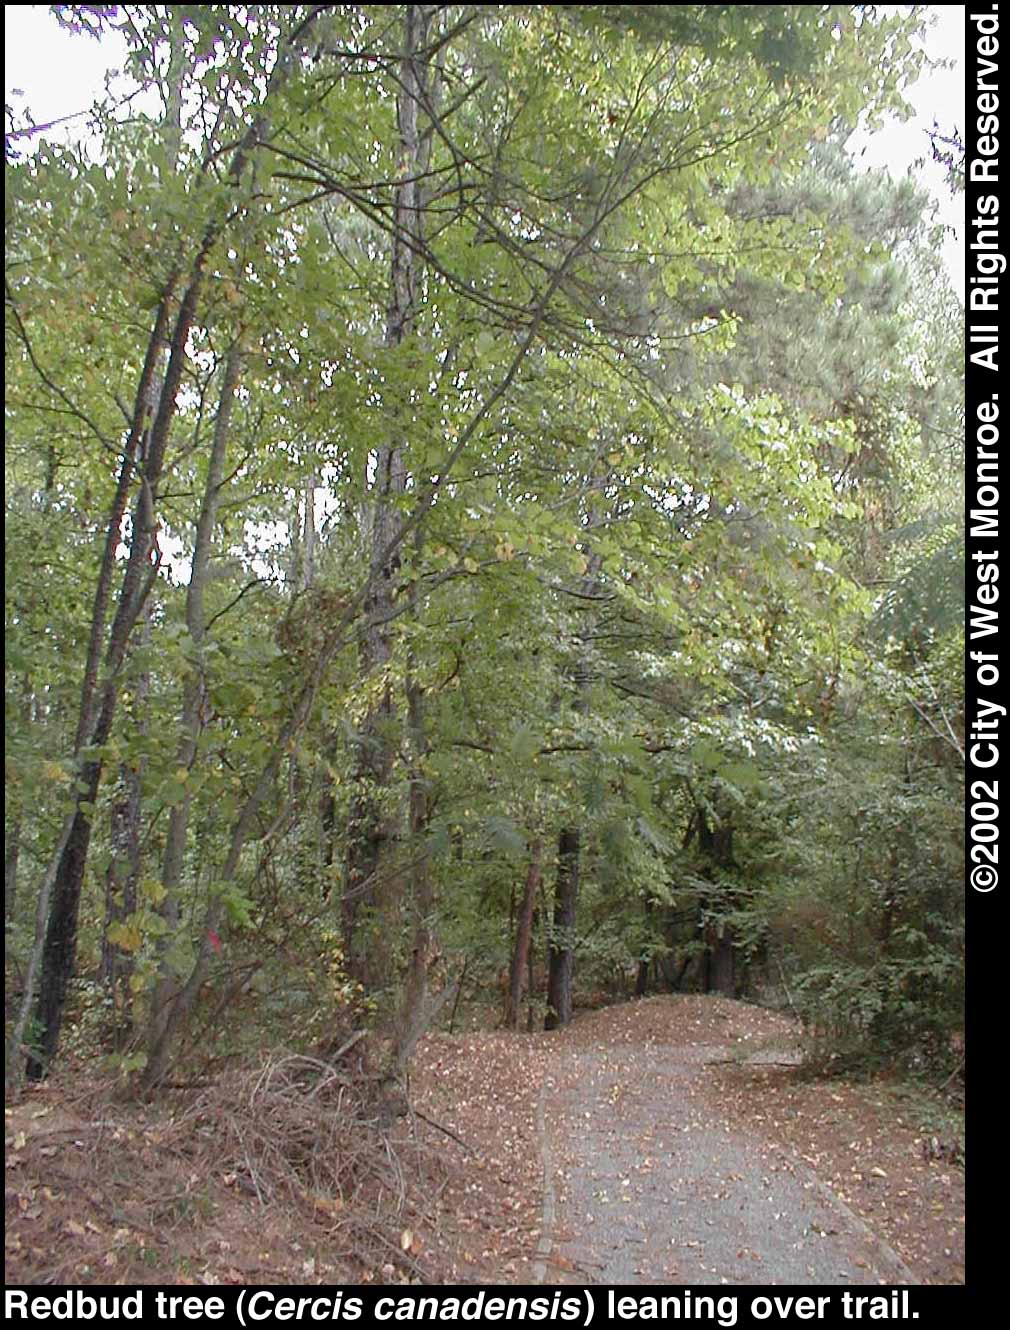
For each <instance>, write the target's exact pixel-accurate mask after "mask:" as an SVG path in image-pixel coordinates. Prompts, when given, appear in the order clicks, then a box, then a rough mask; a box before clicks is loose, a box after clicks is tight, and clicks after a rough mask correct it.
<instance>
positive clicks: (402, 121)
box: [341, 5, 430, 989]
mask: <svg viewBox="0 0 1010 1330" xmlns="http://www.w3.org/2000/svg"><path fill="white" fill-rule="evenodd" d="M429 21H430V12H429V11H428V10H427V9H426V7H424V6H422V5H407V6H406V7H405V10H404V34H403V35H404V46H403V52H404V53H403V58H402V60H401V62H400V70H399V90H398V93H397V99H396V116H397V131H398V136H399V155H398V167H399V171H400V173H401V183H400V184H399V185H398V186H397V188H396V192H395V201H394V218H393V221H394V227H393V236H392V253H391V260H390V302H389V307H388V309H387V311H386V330H385V344H386V346H387V347H390V348H395V347H398V346H400V345H402V343H403V342H404V341H405V339H406V338H407V337H408V336H409V335H410V334H411V333H412V332H413V329H414V317H415V313H416V304H417V290H418V277H419V272H418V268H419V260H418V253H417V252H418V250H419V248H420V239H421V217H422V207H423V198H422V192H421V182H420V177H421V175H422V174H423V170H424V162H423V158H424V157H426V156H427V151H428V149H427V147H426V143H427V142H428V140H423V138H422V134H421V131H420V127H419V111H420V108H421V107H422V105H424V104H425V102H426V98H427V72H428V71H427V69H426V67H425V65H424V62H423V61H422V60H421V59H420V57H419V52H420V51H421V50H422V49H423V47H424V45H425V42H426V40H427V33H428V25H429ZM405 426H406V422H403V423H401V422H398V421H394V422H393V427H392V435H393V437H392V439H391V441H390V442H387V443H383V444H382V445H380V446H379V447H378V448H376V449H375V451H374V453H373V457H372V463H373V465H374V479H373V482H372V486H371V502H370V504H369V508H368V511H367V513H366V515H365V521H366V531H367V539H368V546H369V566H370V571H371V579H370V589H369V594H368V598H367V600H366V602H365V606H364V610H365V615H364V627H363V630H362V633H361V636H360V643H359V659H360V669H361V676H362V680H363V681H364V680H366V679H367V678H368V677H369V676H371V675H374V674H376V673H377V672H378V671H381V670H382V669H383V668H384V667H385V666H386V665H387V664H388V663H389V661H390V659H391V657H392V641H391V637H390V631H389V626H388V618H389V615H390V611H391V609H392V605H393V598H394V593H395V585H394V584H395V579H396V576H397V573H398V571H399V568H400V556H399V552H398V551H397V552H394V553H393V554H391V555H390V554H389V553H388V551H389V550H390V548H391V546H392V545H393V540H394V537H395V535H396V532H397V530H398V528H399V527H400V525H401V522H400V518H399V514H398V499H399V497H400V496H401V495H403V494H404V493H405V492H406V487H407V472H406V467H405V464H404V457H403V441H402V433H403V430H404V429H405ZM394 717H395V712H394V707H393V700H392V695H391V691H390V689H389V688H388V687H387V688H386V689H385V692H384V694H383V696H382V698H381V700H380V701H379V702H378V703H377V704H375V705H374V706H373V707H372V708H371V709H370V711H369V712H368V715H367V716H366V717H365V720H364V722H363V724H362V726H361V730H360V733H359V737H358V746H357V756H356V760H355V769H354V777H353V779H354V795H353V798H352V800H351V808H350V816H349V819H348V825H347V843H346V853H345V872H344V892H343V899H342V903H341V924H342V931H343V941H344V955H345V963H346V965H347V969H348V972H349V973H350V974H351V976H352V977H353V978H355V979H357V980H358V982H359V983H361V984H362V985H363V986H364V987H365V988H366V989H368V988H370V987H373V986H374V985H376V984H378V983H380V982H382V981H383V980H386V979H388V977H389V974H388V971H389V965H390V960H391V957H390V949H389V946H388V942H387V941H386V940H384V939H383V933H382V928H381V926H377V924H379V920H377V919H376V918H374V917H373V918H372V920H371V924H372V927H371V928H370V929H369V930H368V932H367V933H366V932H365V930H363V929H362V928H361V914H362V907H365V908H366V909H367V910H368V911H369V912H370V913H372V914H373V916H374V915H378V916H380V918H381V917H383V916H386V915H388V914H389V913H390V907H391V905H392V904H393V903H394V901H393V898H395V896H396V894H397V877H398V875H397V874H395V873H393V872H392V871H391V865H390V864H389V862H388V861H389V859H390V857H391V856H390V854H389V846H390V843H391V842H392V841H393V840H394V839H395V828H394V825H393V814H392V812H391V810H390V809H389V807H388V790H389V784H390V780H391V778H392V773H393V761H394V747H393V744H392V742H391V740H390V737H389V732H390V730H391V728H392V726H393V723H394ZM384 874H385V875H386V880H384V877H383V875H384ZM387 922H388V920H387Z"/></svg>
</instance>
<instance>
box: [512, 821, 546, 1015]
mask: <svg viewBox="0 0 1010 1330" xmlns="http://www.w3.org/2000/svg"><path fill="white" fill-rule="evenodd" d="M542 855H543V841H542V840H540V838H539V837H537V838H536V839H535V840H534V841H533V842H532V844H531V845H530V864H529V868H528V869H527V870H526V886H525V888H524V889H523V900H522V905H520V907H519V918H518V921H517V923H516V938H515V945H514V946H513V948H512V963H511V965H510V966H509V988H508V994H507V997H506V1003H505V1025H506V1028H507V1029H509V1030H518V1029H519V1016H520V1010H521V1007H522V1000H523V984H524V982H525V979H526V973H527V970H528V969H529V960H530V943H531V941H532V937H533V912H534V910H535V909H536V905H537V894H538V893H539V891H540V881H541V877H542V873H543V868H542V864H541V859H542Z"/></svg>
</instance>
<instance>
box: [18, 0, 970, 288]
mask: <svg viewBox="0 0 1010 1330" xmlns="http://www.w3.org/2000/svg"><path fill="white" fill-rule="evenodd" d="M888 8H891V7H890V6H889V7H888ZM929 16H930V20H931V25H930V29H929V32H928V35H927V38H926V43H925V47H926V52H927V54H928V55H929V56H930V58H931V59H934V60H942V61H944V62H945V64H946V67H944V68H939V69H933V70H931V71H929V72H928V73H926V74H925V75H924V76H923V77H922V78H921V79H920V80H919V81H918V83H917V84H916V85H915V87H914V88H913V89H911V91H910V93H909V100H910V101H911V103H912V104H913V106H914V107H915V115H914V116H913V118H912V119H911V120H909V121H907V122H906V123H904V124H899V123H898V122H897V121H894V122H892V123H890V124H889V125H888V126H886V127H885V128H884V129H883V130H881V131H880V132H879V133H877V134H874V135H858V136H855V137H854V139H853V142H852V145H851V146H853V147H854V148H855V149H856V152H857V155H858V160H859V161H860V162H862V163H863V164H865V165H866V166H867V167H871V166H874V167H886V168H887V169H889V170H890V172H891V174H892V175H894V176H899V175H904V174H905V172H907V171H908V170H910V169H911V170H914V172H915V174H916V176H917V177H918V178H919V179H920V180H921V181H922V183H923V184H924V185H925V186H926V187H927V188H928V189H929V190H930V192H931V193H932V194H933V196H934V198H935V199H936V200H937V204H938V207H939V210H940V211H939V216H940V217H941V218H942V220H943V221H944V222H945V223H946V224H947V225H948V226H949V227H951V228H952V231H951V234H950V237H949V239H948V242H947V244H946V246H945V248H944V257H945V259H946V262H947V266H948V268H949V270H950V273H951V278H952V281H953V283H954V286H955V289H956V290H957V291H958V293H959V294H960V295H961V297H962V299H963V297H964V266H965V265H964V197H963V195H962V196H961V197H959V198H957V199H952V198H951V197H950V194H949V191H948V190H947V188H946V184H945V181H944V177H943V172H942V170H941V169H940V168H939V167H937V166H936V165H935V164H934V163H933V162H932V160H931V158H930V149H929V140H928V138H927V137H926V131H927V130H928V129H930V128H931V127H932V125H933V121H934V119H935V120H937V121H939V123H940V126H941V129H942V130H943V131H944V132H945V133H949V132H950V130H951V129H952V128H953V127H954V126H956V127H957V128H958V129H959V130H961V131H962V132H963V131H964V128H965V46H964V40H965V6H964V5H931V6H930V7H929ZM4 32H5V37H6V42H5V50H4V100H5V102H7V103H8V104H10V105H12V106H14V107H15V109H16V110H18V111H20V110H21V109H22V108H24V107H25V106H27V107H29V108H30V110H31V113H32V116H33V119H34V121H35V123H36V124H42V123H48V122H49V121H52V120H56V119H59V118H60V117H61V116H67V115H75V114H76V113H79V112H82V111H87V109H88V108H89V106H90V105H91V102H92V99H93V98H94V97H95V96H97V95H98V94H100V93H101V92H102V90H103V84H104V77H105V73H106V71H107V69H109V68H110V67H115V66H116V65H117V64H118V63H119V62H120V61H121V60H122V59H123V55H124V47H123V45H122V43H121V42H119V41H118V39H117V40H114V39H112V38H106V39H103V41H102V42H101V43H99V42H97V41H95V40H94V39H93V38H90V37H86V36H74V35H72V34H70V33H68V32H65V31H64V30H63V29H61V28H60V27H59V25H58V24H57V22H56V20H55V19H54V18H53V16H52V15H51V13H50V12H49V9H48V7H47V6H44V5H5V6H4ZM15 90H17V91H15ZM85 124H86V119H85V118H84V117H81V118H80V119H78V120H74V121H72V122H70V124H69V125H68V126H66V127H65V128H64V129H62V130H61V131H59V132H61V133H70V134H78V135H79V134H80V133H81V132H82V130H83V128H84V126H85ZM55 135H56V131H54V134H53V135H52V136H53V137H55Z"/></svg>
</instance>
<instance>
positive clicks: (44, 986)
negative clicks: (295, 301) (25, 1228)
mask: <svg viewBox="0 0 1010 1330" xmlns="http://www.w3.org/2000/svg"><path fill="white" fill-rule="evenodd" d="M209 243H210V242H209V241H205V244H204V245H203V246H202V247H201V250H200V253H199V255H198V256H197V260H196V262H195V264H194V267H193V270H192V272H191V275H190V281H189V284H188V286H187V289H186V292H185V294H184V296H183V298H182V302H181V304H180V307H179V311H178V314H177V316H176V319H175V325H174V329H173V333H172V340H171V344H170V347H169V354H168V364H167V367H166V370H165V379H164V384H163V386H162V390H161V393H160V396H159V402H158V409H157V412H156V413H155V415H154V419H153V421H152V422H151V424H150V428H149V429H148V428H142V427H141V426H140V422H141V421H143V420H145V419H146V418H147V410H148V406H149V400H150V398H149V384H145V383H144V382H143V381H142V383H141V389H140V391H138V401H137V406H136V409H135V420H134V430H133V432H134V433H135V434H136V435H137V436H138V438H139V440H140V443H141V459H140V465H139V468H138V469H139V478H140V488H139V492H138V494H137V499H136V502H135V504H134V508H133V515H132V521H131V526H130V542H129V554H128V556H127V560H126V568H125V571H124V573H123V579H122V583H121V585H120V591H119V600H118V604H117V609H116V616H115V618H114V620H113V623H112V628H111V630H110V632H109V641H108V646H107V648H106V652H105V664H104V672H103V673H104V678H103V682H102V684H101V686H100V687H99V688H98V689H97V695H96V696H97V707H96V708H95V710H96V719H95V721H94V728H93V729H91V731H90V733H89V734H88V741H87V744H86V745H85V747H86V748H87V749H88V750H90V751H92V752H96V751H98V750H101V749H102V748H103V747H104V745H105V744H107V743H108V741H109V738H110V736H111V734H112V726H113V722H114V720H115V716H116V709H117V705H118V701H119V686H120V678H119V676H120V671H121V668H122V665H123V661H124V659H125V657H126V652H127V648H128V646H129V642H130V637H131V634H132V633H133V629H134V627H135V625H136V623H137V620H138V619H139V617H140V614H141V612H142V610H143V608H144V605H145V604H146V602H147V597H148V595H149V593H150V591H151V589H152V587H153V585H154V581H155V578H156V576H157V569H158V563H159V557H160V555H159V550H158V543H157V529H158V528H157V518H156V515H155V505H156V501H157V494H158V487H159V484H160V481H161V476H162V472H163V469H164V464H165V456H166V451H167V447H168V440H169V433H170V430H171V426H172V422H173V420H174V418H175V412H176V402H177V397H178V392H179V387H180V384H181V381H182V372H183V368H184V364H185V360H186V344H187V341H188V339H189V334H190V330H191V329H192V326H193V322H194V319H195V316H196V307H197V299H198V296H199V292H200V288H201V285H202V280H203V268H204V263H205V262H206V258H207V253H208V250H209ZM169 298H170V293H166V296H165V298H164V300H163V302H162V307H163V309H164V307H166V306H167V305H168V303H169ZM161 326H163V323H162V318H161V316H160V315H159V318H158V319H157V320H156V322H155V330H154V333H153V334H152V344H151V347H149V352H148V358H147V362H146V363H149V364H156V363H157V360H158V357H159V355H160V350H161V348H160V346H157V345H155V344H154V339H155V337H156V336H157V333H158V330H159V328H160V327H161ZM152 353H153V354H152ZM124 466H125V463H124ZM117 499H118V494H117ZM113 517H114V519H115V518H116V517H117V514H116V513H115V512H114V513H113ZM112 535H113V533H112V531H111V529H110V533H109V536H110V538H111V536H112ZM109 543H110V541H109V540H107V542H106V545H107V548H108V545H109ZM100 590H101V578H100V583H99V591H100ZM95 612H96V614H97V613H98V604H97V596H96V607H95ZM91 705H93V704H92V703H91V702H90V701H89V700H87V698H86V695H85V696H84V697H82V713H83V711H84V710H85V708H86V707H90V706H91ZM102 769H103V761H102V758H101V757H99V756H94V757H89V758H87V759H86V760H85V761H84V763H83V764H82V766H81V769H80V772H79V775H78V785H77V789H78V793H77V798H76V802H75V806H74V813H73V821H72V824H71V826H70V830H69V834H68V836H67V838H66V841H65V843H64V845H63V849H62V852H61V854H60V857H59V861H58V863H57V866H56V870H55V874H54V877H53V885H52V893H51V898H50V900H49V909H48V924H47V926H46V932H45V941H44V944H43V949H42V974H41V979H40V983H39V995H38V1003H37V1007H36V1018H37V1022H38V1027H39V1031H40V1035H39V1042H38V1045H37V1047H36V1049H34V1050H33V1051H32V1053H31V1055H30V1057H29V1059H28V1065H27V1074H28V1076H29V1077H30V1078H31V1079H33V1080H37V1079H39V1078H41V1077H42V1076H43V1075H44V1074H45V1071H46V1068H47V1067H48V1065H49V1062H50V1061H51V1060H52V1057H53V1054H54V1053H55V1052H56V1046H57V1044H58V1042H59V1037H60V1028H61V1026H62V1023H63V1011H64V1007H65V1004H66V995H67V986H68V984H69V982H70V977H71V975H72V973H73V968H74V958H75V955H76V951H77V922H78V915H79V911H80V902H81V889H82V886H83V883H84V871H85V868H86V866H87V861H88V852H89V849H90V846H91V822H92V817H93V815H94V807H95V803H96V800H97V798H98V788H99V784H100V782H101V778H102Z"/></svg>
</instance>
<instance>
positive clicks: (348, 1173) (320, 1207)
mask: <svg viewBox="0 0 1010 1330" xmlns="http://www.w3.org/2000/svg"><path fill="white" fill-rule="evenodd" d="M185 1122H188V1124H189V1125H190V1128H191V1130H192V1133H193V1137H192V1141H193V1145H194V1146H196V1148H197V1149H198V1150H199V1152H200V1153H201V1154H203V1153H206V1155H207V1156H208V1157H209V1156H213V1165H212V1166H213V1168H214V1170H215V1171H216V1172H217V1174H218V1176H219V1177H222V1178H223V1179H224V1181H225V1182H226V1184H227V1185H229V1186H234V1187H237V1188H238V1189H239V1190H241V1191H243V1192H246V1193H248V1194H249V1195H251V1196H255V1197H256V1198H257V1199H258V1201H259V1203H260V1205H262V1206H264V1207H267V1206H269V1207H271V1208H277V1207H280V1208H282V1209H294V1210H297V1211H299V1212H301V1213H302V1214H303V1215H306V1216H308V1217H311V1218H312V1219H313V1220H314V1221H315V1222H316V1223H319V1224H322V1225H324V1226H325V1228H326V1229H327V1231H328V1234H329V1239H330V1242H329V1243H328V1244H327V1245H328V1246H329V1245H330V1243H332V1245H333V1248H334V1249H335V1250H334V1255H335V1256H337V1255H343V1256H346V1257H348V1258H350V1259H352V1260H355V1261H358V1262H361V1263H362V1264H364V1265H366V1266H368V1267H369V1268H376V1262H377V1263H378V1266H380V1267H388V1266H389V1265H392V1266H393V1267H394V1269H395V1270H396V1272H397V1273H398V1274H406V1275H408V1276H409V1277H412V1278H420V1277H422V1271H421V1269H420V1267H419V1266H418V1265H417V1263H416V1262H415V1261H414V1260H413V1258H412V1256H411V1253H410V1251H409V1244H406V1247H407V1249H405V1245H404V1243H403V1242H402V1241H401V1238H402V1236H403V1231H404V1230H403V1223H402V1222H401V1217H402V1216H403V1215H404V1213H408V1214H417V1213H425V1212H430V1210H431V1209H432V1205H433V1196H434V1194H435V1193H437V1192H439V1191H440V1190H441V1186H442V1185H443V1183H444V1176H445V1168H444V1165H443V1163H442V1160H441V1157H440V1155H439V1153H438V1152H437V1151H436V1150H435V1149H434V1148H433V1147H432V1144H431V1142H430V1140H429V1141H427V1142H424V1143H422V1142H421V1141H419V1140H418V1139H417V1135H416V1133H413V1132H411V1130H410V1128H409V1126H408V1125H406V1124H404V1125H403V1126H399V1127H393V1128H390V1126H389V1123H388V1116H387V1115H384V1113H383V1105H382V1102H381V1101H380V1100H379V1099H378V1097H377V1096H376V1093H375V1088H374V1082H373V1081H371V1080H370V1079H368V1078H366V1077H363V1076H361V1075H354V1074H349V1073H348V1072H345V1071H343V1070H340V1069H339V1068H337V1067H334V1066H333V1065H332V1064H331V1063H329V1062H326V1061H322V1060H320V1059H318V1058H314V1057H310V1056H306V1055H304V1054H290V1053H280V1054H274V1055H271V1056H270V1057H268V1058H267V1059H266V1060H265V1061H264V1062H263V1063H262V1064H261V1065H259V1066H257V1067H254V1068H251V1069H244V1070H242V1071H239V1072H235V1073H232V1074H230V1075H227V1076H224V1077H222V1078H221V1079H220V1080H219V1081H218V1082H216V1083H215V1085H214V1086H212V1087H211V1088H210V1089H208V1090H206V1091H205V1092H204V1093H203V1094H202V1095H201V1096H200V1097H199V1098H198V1099H197V1100H196V1101H195V1102H194V1103H193V1104H192V1105H191V1106H190V1108H189V1110H188V1111H187V1112H186V1113H185V1114H184V1116H183V1118H182V1119H177V1126H178V1127H179V1128H182V1126H183V1124H184V1123H185ZM386 1273H387V1274H388V1273H390V1272H389V1271H388V1269H387V1271H386Z"/></svg>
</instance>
